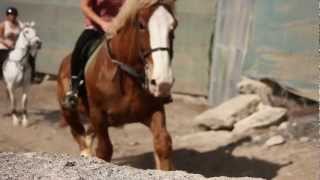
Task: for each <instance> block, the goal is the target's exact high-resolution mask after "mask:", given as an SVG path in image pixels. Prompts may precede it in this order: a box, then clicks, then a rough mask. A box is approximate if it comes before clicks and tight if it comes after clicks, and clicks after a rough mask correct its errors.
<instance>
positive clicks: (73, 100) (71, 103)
mask: <svg viewBox="0 0 320 180" xmlns="http://www.w3.org/2000/svg"><path fill="white" fill-rule="evenodd" d="M78 87H79V78H78V77H77V76H72V78H71V88H70V90H69V91H68V92H67V93H66V95H65V97H64V102H63V106H64V108H67V109H69V110H74V109H75V108H76V107H77V105H78V101H79V98H78Z"/></svg>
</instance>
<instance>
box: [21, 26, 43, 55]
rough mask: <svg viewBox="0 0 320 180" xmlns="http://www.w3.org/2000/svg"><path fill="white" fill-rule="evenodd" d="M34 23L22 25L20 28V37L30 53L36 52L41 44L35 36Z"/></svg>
mask: <svg viewBox="0 0 320 180" xmlns="http://www.w3.org/2000/svg"><path fill="white" fill-rule="evenodd" d="M34 26H35V23H34V22H31V23H24V24H23V25H22V28H21V32H20V35H21V36H23V39H24V41H25V43H26V45H27V46H28V47H30V50H31V51H37V50H39V49H40V48H41V45H42V42H41V40H40V38H39V37H38V35H37V31H36V30H35V28H34Z"/></svg>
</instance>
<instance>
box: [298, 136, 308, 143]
mask: <svg viewBox="0 0 320 180" xmlns="http://www.w3.org/2000/svg"><path fill="white" fill-rule="evenodd" d="M299 140H300V142H302V143H306V142H309V141H310V139H309V138H308V137H301V138H300V139H299Z"/></svg>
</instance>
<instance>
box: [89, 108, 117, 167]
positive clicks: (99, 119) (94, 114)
mask: <svg viewBox="0 0 320 180" xmlns="http://www.w3.org/2000/svg"><path fill="white" fill-rule="evenodd" d="M90 121H91V123H92V125H93V128H94V130H95V132H96V135H97V140H98V144H97V148H96V155H97V157H98V158H101V159H103V160H105V161H108V162H110V160H111V157H112V154H113V147H112V143H111V140H110V137H109V132H108V125H107V123H106V122H107V121H105V119H103V116H102V112H101V111H100V110H99V109H98V108H96V107H93V106H90Z"/></svg>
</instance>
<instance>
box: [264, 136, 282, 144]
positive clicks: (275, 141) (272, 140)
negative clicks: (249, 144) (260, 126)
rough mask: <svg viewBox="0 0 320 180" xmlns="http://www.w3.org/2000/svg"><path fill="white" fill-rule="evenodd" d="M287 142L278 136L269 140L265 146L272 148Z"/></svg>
mask: <svg viewBox="0 0 320 180" xmlns="http://www.w3.org/2000/svg"><path fill="white" fill-rule="evenodd" d="M285 142H286V141H285V139H284V138H283V137H282V136H280V135H278V136H274V137H272V138H270V139H268V140H267V142H266V143H265V146H267V147H271V146H276V145H280V144H283V143H285Z"/></svg>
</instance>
